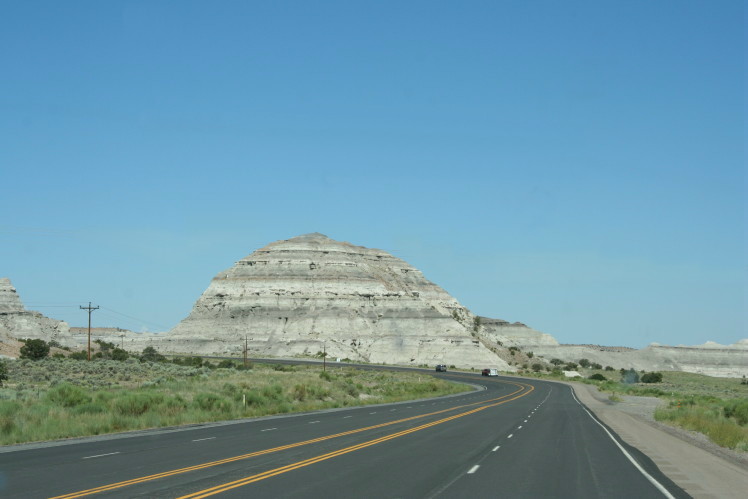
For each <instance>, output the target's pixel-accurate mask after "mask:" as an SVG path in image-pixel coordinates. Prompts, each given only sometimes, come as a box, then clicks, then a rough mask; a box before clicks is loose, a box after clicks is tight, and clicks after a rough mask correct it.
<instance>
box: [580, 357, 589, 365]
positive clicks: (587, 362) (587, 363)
mask: <svg viewBox="0 0 748 499" xmlns="http://www.w3.org/2000/svg"><path fill="white" fill-rule="evenodd" d="M579 365H580V366H582V367H590V361H589V360H587V359H579Z"/></svg>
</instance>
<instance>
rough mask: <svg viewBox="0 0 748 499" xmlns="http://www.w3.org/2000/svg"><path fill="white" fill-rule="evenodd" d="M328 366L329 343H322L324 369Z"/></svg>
mask: <svg viewBox="0 0 748 499" xmlns="http://www.w3.org/2000/svg"><path fill="white" fill-rule="evenodd" d="M326 368H327V343H322V370H323V371H325V370H326Z"/></svg>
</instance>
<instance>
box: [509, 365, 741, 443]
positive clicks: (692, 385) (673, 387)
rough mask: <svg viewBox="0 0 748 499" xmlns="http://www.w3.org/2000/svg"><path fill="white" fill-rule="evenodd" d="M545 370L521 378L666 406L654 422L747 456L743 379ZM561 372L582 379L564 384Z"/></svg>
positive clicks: (585, 368)
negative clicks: (589, 386) (541, 379)
mask: <svg viewBox="0 0 748 499" xmlns="http://www.w3.org/2000/svg"><path fill="white" fill-rule="evenodd" d="M549 364H550V365H549V366H546V367H547V369H543V368H539V369H537V370H535V369H534V370H533V372H529V371H528V372H525V373H524V375H526V376H536V377H544V378H555V379H562V380H564V381H577V382H582V383H587V384H593V385H596V386H597V387H598V389H599V390H600V391H602V392H607V393H609V394H610V395H609V399H610V400H611V401H612V402H621V401H623V400H624V399H623V396H625V395H636V396H644V397H658V398H661V399H663V400H665V404H664V405H663V406H661V407H660V408H658V409H657V410H656V411H655V414H654V418H655V420H657V421H661V422H663V423H666V424H669V425H672V426H679V427H681V428H685V429H687V430H692V431H696V432H699V433H703V434H704V435H706V436H708V437H709V438H710V439H711V440H712V441H713V442H714V443H716V444H717V445H720V446H722V447H726V448H729V449H732V450H736V451H740V452H748V381H747V380H746V379H745V377H744V378H743V379H735V378H715V377H711V376H705V375H702V374H694V373H685V372H673V371H662V372H644V371H636V370H634V369H618V370H617V369H614V368H613V367H610V366H606V367H603V366H601V365H600V364H594V363H591V362H589V361H588V360H586V359H580V360H579V361H578V362H565V361H561V360H559V359H552V360H550V362H549ZM562 370H567V371H577V372H579V373H580V374H582V376H583V377H578V378H566V377H565V376H564V374H563V372H562Z"/></svg>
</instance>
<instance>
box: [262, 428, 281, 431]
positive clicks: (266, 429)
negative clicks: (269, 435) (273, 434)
mask: <svg viewBox="0 0 748 499" xmlns="http://www.w3.org/2000/svg"><path fill="white" fill-rule="evenodd" d="M277 429H278V428H265V429H264V430H260V431H273V430H277Z"/></svg>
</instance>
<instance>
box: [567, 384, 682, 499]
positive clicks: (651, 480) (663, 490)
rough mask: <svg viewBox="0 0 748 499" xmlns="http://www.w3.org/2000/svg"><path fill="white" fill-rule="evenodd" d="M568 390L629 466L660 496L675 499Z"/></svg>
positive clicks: (572, 390) (572, 389) (572, 393)
mask: <svg viewBox="0 0 748 499" xmlns="http://www.w3.org/2000/svg"><path fill="white" fill-rule="evenodd" d="M569 389H570V390H571V396H572V397H574V400H575V401H576V403H577V404H579V405H580V406H581V407H582V409H583V410H584V412H586V413H587V415H588V416H589V417H591V418H592V421H594V422H595V423H597V424H598V425H600V428H602V429H603V430H604V431H605V433H607V434H608V436H609V437H610V439H611V440H612V441H613V443H615V444H616V446H617V447H618V448H619V449H620V451H621V452H623V455H624V456H626V458H628V460H629V461H631V464H633V465H634V466H635V467H636V469H638V470H639V472H640V473H641V474H642V475H644V478H646V479H647V480H649V482H650V483H651V484H652V485H654V486H655V488H657V490H659V491H660V492H662V495H664V496H665V497H667V498H668V499H675V497H674V496H673V495H672V494H671V493H670V492H669V491H668V490H667V489H666V488H665V486H664V485H662V484H661V483H660V482H658V481H657V480H656V479H655V478H654V477H653V476H652V475H650V474H649V473H647V471H646V470H645V469H644V468H642V467H641V466H640V465H639V463H637V462H636V460H635V459H634V458H633V457H632V456H631V454H629V453H628V452H627V451H626V449H624V448H623V446H622V445H621V444H619V443H618V440H616V439H615V437H614V436H613V435H611V434H610V432H609V431H608V429H607V428H606V427H605V426H603V424H602V423H601V422H600V421H598V420H597V418H596V417H595V416H593V415H592V413H591V412H590V411H588V410H587V408H586V407H585V406H584V405H582V403H581V402H580V401H579V400H577V396H576V395H574V388H572V387H569Z"/></svg>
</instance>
